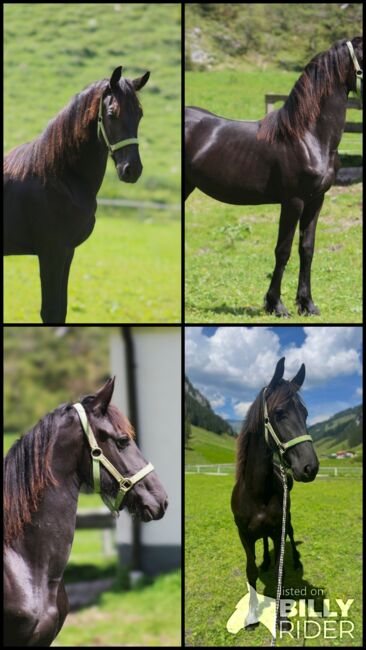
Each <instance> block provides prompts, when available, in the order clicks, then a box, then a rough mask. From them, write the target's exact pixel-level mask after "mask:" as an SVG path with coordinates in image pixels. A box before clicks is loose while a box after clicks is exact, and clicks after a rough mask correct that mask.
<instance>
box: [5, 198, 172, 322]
mask: <svg viewBox="0 0 366 650" xmlns="http://www.w3.org/2000/svg"><path fill="white" fill-rule="evenodd" d="M101 212H102V214H101V215H100V217H99V215H98V218H97V222H96V225H95V228H94V232H93V233H92V235H91V237H89V239H88V240H87V241H86V242H85V243H84V244H83V245H82V246H80V247H79V248H77V249H76V251H75V257H74V260H73V263H72V265H71V272H70V278H69V293H68V304H69V308H68V315H67V322H72V323H88V322H95V323H113V322H118V323H128V322H135V323H147V322H149V323H154V322H155V323H156V322H158V323H162V322H171V323H174V322H176V323H177V322H180V320H181V316H180V314H181V301H180V291H181V284H180V282H181V267H180V256H179V255H177V250H178V249H179V248H180V234H181V226H180V223H179V221H177V220H171V219H167V218H164V217H163V216H161V215H160V216H159V214H158V215H153V216H151V217H149V218H147V217H146V216H145V218H144V217H142V218H141V219H138V218H137V217H136V211H135V214H133V215H131V212H128V211H127V215H126V217H122V218H121V217H120V216H119V217H116V216H112V214H111V212H110V211H108V210H107V211H105V209H103V210H102V211H101ZM107 213H109V216H107ZM4 271H5V283H4V320H5V322H6V323H39V322H41V318H40V314H39V312H40V304H41V288H40V281H39V269H38V258H37V257H34V256H23V255H22V256H16V257H6V258H5V268H4Z"/></svg>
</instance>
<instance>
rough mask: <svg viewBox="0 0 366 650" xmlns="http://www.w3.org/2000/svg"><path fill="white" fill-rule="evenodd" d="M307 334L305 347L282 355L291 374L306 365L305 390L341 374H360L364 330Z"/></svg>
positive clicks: (315, 330) (320, 330) (327, 329)
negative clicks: (301, 365)
mask: <svg viewBox="0 0 366 650" xmlns="http://www.w3.org/2000/svg"><path fill="white" fill-rule="evenodd" d="M304 331H305V335H306V338H305V341H304V343H303V344H302V346H301V347H298V348H297V347H294V346H291V347H289V348H288V349H287V350H286V349H284V350H283V354H284V356H285V357H286V367H287V369H288V370H289V372H290V374H291V373H295V372H297V369H298V367H299V364H301V363H305V366H306V381H305V385H304V388H305V389H306V388H310V387H313V386H316V385H319V384H322V383H323V382H325V381H326V380H328V379H333V378H335V377H339V376H340V375H351V374H354V373H357V374H361V372H362V365H361V355H360V350H359V348H360V345H361V342H362V328H361V327H304Z"/></svg>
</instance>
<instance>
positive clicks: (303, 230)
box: [296, 194, 324, 316]
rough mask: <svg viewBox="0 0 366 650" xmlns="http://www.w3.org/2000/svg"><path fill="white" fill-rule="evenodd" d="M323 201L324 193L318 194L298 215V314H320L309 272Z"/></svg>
mask: <svg viewBox="0 0 366 650" xmlns="http://www.w3.org/2000/svg"><path fill="white" fill-rule="evenodd" d="M323 201H324V194H322V195H321V196H319V197H318V198H317V199H316V200H315V201H312V202H311V203H308V204H307V205H306V206H305V208H304V212H303V214H302V215H301V217H300V239H299V256H300V272H299V286H298V289H297V295H296V304H297V307H298V312H299V314H300V315H305V316H308V315H309V314H317V315H318V314H320V311H319V309H318V307H316V306H315V305H314V303H313V299H312V297H311V284H310V273H311V263H312V261H313V254H314V244H315V231H316V225H317V222H318V217H319V213H320V210H321V209H322V205H323Z"/></svg>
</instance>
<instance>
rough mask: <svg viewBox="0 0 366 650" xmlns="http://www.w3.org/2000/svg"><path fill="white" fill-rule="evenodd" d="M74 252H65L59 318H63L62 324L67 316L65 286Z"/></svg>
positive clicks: (72, 250)
mask: <svg viewBox="0 0 366 650" xmlns="http://www.w3.org/2000/svg"><path fill="white" fill-rule="evenodd" d="M74 252H75V249H74V248H72V249H70V250H69V251H67V254H66V259H65V264H64V271H63V275H62V284H61V305H60V315H61V318H63V321H62V322H63V323H64V322H65V321H66V314H67V286H68V282H69V273H70V266H71V262H72V260H73V257H74Z"/></svg>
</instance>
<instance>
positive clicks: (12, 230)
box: [4, 66, 150, 323]
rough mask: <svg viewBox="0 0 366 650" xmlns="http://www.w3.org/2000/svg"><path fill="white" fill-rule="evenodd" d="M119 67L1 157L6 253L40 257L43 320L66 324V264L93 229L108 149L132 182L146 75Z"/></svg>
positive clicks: (137, 157)
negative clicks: (129, 75)
mask: <svg viewBox="0 0 366 650" xmlns="http://www.w3.org/2000/svg"><path fill="white" fill-rule="evenodd" d="M121 73H122V66H119V67H118V68H116V69H115V70H114V72H113V74H112V76H111V78H110V80H108V79H104V80H103V81H99V82H96V83H94V84H92V85H90V86H88V87H87V88H86V89H85V90H83V91H82V92H80V93H79V94H78V95H76V96H75V97H74V98H73V99H72V100H71V102H70V103H69V104H68V105H67V106H66V107H65V108H63V109H62V111H61V112H60V113H59V114H58V115H57V116H56V117H55V118H54V119H53V120H52V121H51V122H50V123H49V125H48V126H47V128H46V129H45V131H44V132H43V133H42V134H41V135H40V136H39V137H38V138H36V139H35V140H33V141H32V142H29V143H27V144H24V145H21V146H20V147H16V148H15V149H13V150H12V151H11V152H10V153H9V154H8V155H7V156H6V157H5V160H4V215H5V216H4V219H5V227H4V240H5V242H4V252H5V254H6V255H38V258H39V268H40V277H41V287H42V308H41V317H42V321H43V322H44V323H64V322H65V319H66V313H67V283H68V278H69V271H70V265H71V262H72V258H73V256H74V251H75V248H76V246H79V245H80V244H81V243H82V242H84V241H85V240H86V239H87V238H88V237H89V235H90V234H91V232H92V231H93V228H94V224H95V211H96V207H97V202H96V196H97V194H98V191H99V188H100V186H101V184H102V181H103V177H104V174H105V169H106V165H107V158H108V152H109V153H110V154H111V156H112V158H113V160H114V163H115V165H116V169H117V173H118V176H119V179H120V180H121V181H125V182H127V183H135V182H136V181H137V180H138V178H139V177H140V175H141V172H142V164H141V160H140V154H139V150H138V140H137V137H136V136H137V129H138V125H139V122H140V119H141V117H142V108H141V105H140V102H139V100H138V98H137V95H136V92H137V91H139V90H141V88H143V86H144V85H145V84H146V82H147V80H148V78H149V75H150V73H149V72H146V73H145V74H144V75H143V76H142V77H139V78H138V79H133V80H129V79H124V78H121Z"/></svg>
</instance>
